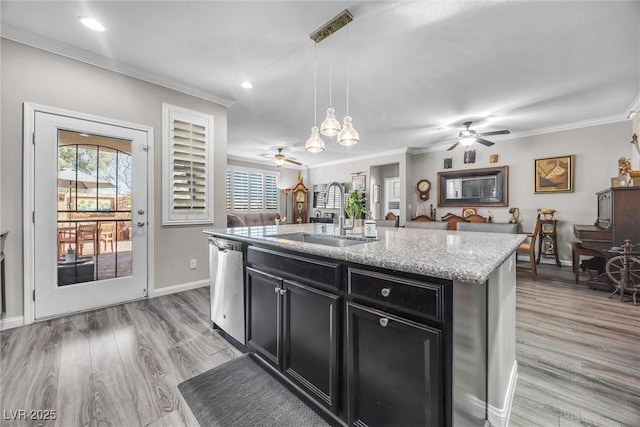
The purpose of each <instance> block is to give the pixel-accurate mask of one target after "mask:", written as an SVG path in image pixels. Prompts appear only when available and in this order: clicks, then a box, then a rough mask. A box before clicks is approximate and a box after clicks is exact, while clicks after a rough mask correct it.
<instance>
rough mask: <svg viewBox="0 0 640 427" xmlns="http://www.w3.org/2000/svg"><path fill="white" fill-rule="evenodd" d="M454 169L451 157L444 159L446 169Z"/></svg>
mask: <svg viewBox="0 0 640 427" xmlns="http://www.w3.org/2000/svg"><path fill="white" fill-rule="evenodd" d="M452 167H453V159H452V158H451V157H449V158H447V159H444V168H445V169H451V168H452Z"/></svg>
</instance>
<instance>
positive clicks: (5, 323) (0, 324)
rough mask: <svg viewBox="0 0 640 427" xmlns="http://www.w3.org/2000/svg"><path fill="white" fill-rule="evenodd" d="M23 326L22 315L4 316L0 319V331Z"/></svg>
mask: <svg viewBox="0 0 640 427" xmlns="http://www.w3.org/2000/svg"><path fill="white" fill-rule="evenodd" d="M18 326H24V316H15V317H5V318H4V319H2V320H0V331H4V330H6V329H12V328H17V327H18Z"/></svg>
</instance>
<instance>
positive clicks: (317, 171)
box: [305, 153, 407, 225]
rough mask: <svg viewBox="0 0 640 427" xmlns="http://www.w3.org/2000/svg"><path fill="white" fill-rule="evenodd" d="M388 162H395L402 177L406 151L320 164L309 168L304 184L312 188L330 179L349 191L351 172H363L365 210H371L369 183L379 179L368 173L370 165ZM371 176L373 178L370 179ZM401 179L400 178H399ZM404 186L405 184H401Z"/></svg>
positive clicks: (402, 207)
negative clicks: (306, 182) (344, 185)
mask: <svg viewBox="0 0 640 427" xmlns="http://www.w3.org/2000/svg"><path fill="white" fill-rule="evenodd" d="M389 164H397V165H398V166H397V168H398V175H397V176H400V177H403V176H405V175H406V169H407V154H406V153H394V154H389V155H384V156H380V157H372V158H367V159H358V160H354V161H350V162H349V161H347V162H343V163H338V164H333V165H322V166H319V167H314V168H310V169H309V170H308V172H309V174H308V175H309V179H308V184H305V185H306V186H307V187H308V188H312V187H313V185H315V184H328V183H330V182H332V181H338V182H340V183H344V184H346V190H347V192H349V191H351V188H352V186H351V177H352V176H353V175H352V174H354V173H357V172H364V175H365V176H366V189H367V190H366V193H367V210H371V208H370V202H371V184H372V182H375V180H376V179H379V176H376V174H375V173H374V174H373V175H372V174H371V173H370V168H371V167H372V166H384V165H389ZM372 178H373V179H372ZM401 180H402V178H401ZM383 184H384V181H383ZM383 186H384V185H383ZM402 187H405V186H402ZM405 191H406V189H405V188H402V189H401V192H400V217H401V220H400V224H401V225H402V224H404V200H405ZM309 209H310V210H309V212H311V213H313V208H312V205H311V203H310V204H309ZM327 211H331V209H327ZM334 211H335V210H334Z"/></svg>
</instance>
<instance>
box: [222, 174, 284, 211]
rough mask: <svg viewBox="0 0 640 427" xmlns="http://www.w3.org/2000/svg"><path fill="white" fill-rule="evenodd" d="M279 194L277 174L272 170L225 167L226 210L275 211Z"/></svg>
mask: <svg viewBox="0 0 640 427" xmlns="http://www.w3.org/2000/svg"><path fill="white" fill-rule="evenodd" d="M279 194H280V190H278V175H277V174H275V173H273V172H270V171H262V170H256V169H245V168H237V167H230V168H229V169H227V210H231V211H272V212H277V211H278V206H279V200H280V198H279Z"/></svg>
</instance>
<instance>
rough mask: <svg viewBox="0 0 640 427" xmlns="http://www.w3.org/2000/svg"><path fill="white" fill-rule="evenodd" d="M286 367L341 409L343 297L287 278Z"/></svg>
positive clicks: (313, 392)
mask: <svg viewBox="0 0 640 427" xmlns="http://www.w3.org/2000/svg"><path fill="white" fill-rule="evenodd" d="M284 287H285V289H286V293H285V294H284V301H283V315H284V321H283V334H284V348H283V371H284V372H285V374H286V375H287V376H289V377H290V378H292V379H293V380H294V381H296V382H297V383H298V384H300V385H301V386H302V387H304V388H305V389H306V390H307V391H308V392H310V394H311V395H312V396H315V397H317V398H318V400H319V401H320V402H322V403H323V404H324V405H326V406H327V407H328V408H330V409H331V410H333V412H334V413H337V403H338V402H337V394H338V392H337V390H338V330H339V329H338V300H339V297H338V296H336V295H332V294H330V293H327V292H323V291H320V290H317V289H314V288H311V287H308V286H304V285H301V284H299V283H294V282H290V281H287V280H285V281H284Z"/></svg>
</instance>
